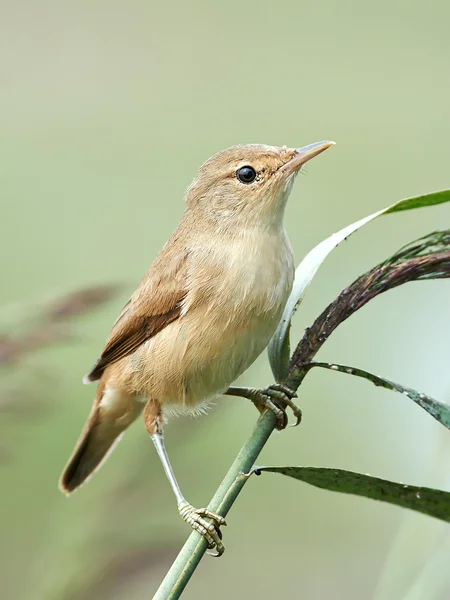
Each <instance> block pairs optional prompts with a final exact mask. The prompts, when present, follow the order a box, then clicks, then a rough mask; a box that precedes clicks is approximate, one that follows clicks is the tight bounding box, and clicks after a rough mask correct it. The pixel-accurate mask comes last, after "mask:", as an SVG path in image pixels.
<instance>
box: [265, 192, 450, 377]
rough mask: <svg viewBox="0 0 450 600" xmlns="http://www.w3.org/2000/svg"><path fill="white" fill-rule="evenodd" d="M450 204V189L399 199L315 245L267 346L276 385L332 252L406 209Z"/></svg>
mask: <svg viewBox="0 0 450 600" xmlns="http://www.w3.org/2000/svg"><path fill="white" fill-rule="evenodd" d="M449 201H450V190H442V191H439V192H433V193H431V194H425V195H424V196H416V197H414V198H407V199H404V200H399V201H398V202H395V203H394V204H392V205H391V206H388V207H387V208H384V209H382V210H379V211H377V212H375V213H373V214H371V215H369V216H368V217H365V218H364V219H360V220H359V221H356V222H355V223H352V224H351V225H348V226H347V227H344V229H341V230H340V231H338V232H337V233H334V234H333V235H331V236H330V237H329V238H327V239H326V240H324V241H323V242H321V243H320V244H318V245H317V246H315V248H313V249H312V250H311V251H310V252H309V253H308V254H307V255H306V256H305V258H304V259H303V260H302V262H301V263H300V265H299V266H298V267H297V270H296V272H295V280H294V285H293V288H292V292H291V295H290V296H289V299H288V301H287V303H286V306H285V309H284V312H283V315H282V317H281V321H280V323H279V325H278V327H277V330H276V331H275V333H274V335H273V337H272V339H271V340H270V342H269V346H268V353H269V362H270V366H271V369H272V373H273V375H274V377H275V380H276V381H277V382H281V381H283V380H284V379H285V378H286V377H287V368H288V362H289V355H290V344H289V332H290V327H291V320H292V317H293V315H294V313H295V311H296V309H297V307H298V306H299V304H300V302H301V301H302V299H303V296H304V294H305V291H306V288H307V287H308V285H309V284H310V283H311V281H312V279H313V278H314V275H315V274H316V272H317V270H318V269H319V267H320V265H321V264H322V263H323V261H324V260H325V259H326V257H327V256H328V254H330V252H331V251H332V250H333V249H334V248H336V246H337V245H338V244H340V243H341V242H342V241H343V240H345V239H346V238H347V237H348V236H349V235H351V234H352V233H354V232H355V231H357V230H358V229H360V228H361V227H362V226H363V225H366V224H367V223H369V222H370V221H373V220H374V219H376V218H377V217H380V216H381V215H384V214H390V213H394V212H399V211H403V210H412V209H414V208H421V207H424V206H433V205H435V204H442V203H444V202H449Z"/></svg>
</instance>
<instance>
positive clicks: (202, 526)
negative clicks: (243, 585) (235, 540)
mask: <svg viewBox="0 0 450 600" xmlns="http://www.w3.org/2000/svg"><path fill="white" fill-rule="evenodd" d="M151 438H152V440H153V443H154V444H155V448H156V451H157V453H158V456H159V458H160V460H161V462H162V465H163V468H164V471H165V473H166V475H167V479H168V480H169V483H170V485H171V487H172V490H173V493H174V494H175V497H176V499H177V504H178V512H179V513H180V516H181V517H182V518H183V519H184V521H186V523H188V524H189V525H190V526H191V527H192V529H194V530H195V531H198V533H200V534H201V535H202V536H203V537H204V538H205V540H206V541H207V543H208V548H209V549H210V550H211V549H213V548H215V549H216V554H213V556H221V555H222V554H223V553H224V551H225V547H224V545H223V543H222V540H221V533H220V529H219V527H220V526H221V525H226V522H225V519H224V518H223V517H221V516H220V515H216V514H215V513H213V512H211V511H210V510H208V509H207V508H194V507H193V506H191V505H190V504H189V502H188V501H187V500H186V499H185V497H184V496H183V494H182V493H181V490H180V486H179V485H178V482H177V480H176V478H175V475H174V472H173V469H172V466H171V464H170V461H169V457H168V455H167V451H166V447H165V445H164V436H163V434H162V432H157V433H154V434H152V435H151ZM206 519H211V520H212V521H213V523H211V522H209V521H207V520H206Z"/></svg>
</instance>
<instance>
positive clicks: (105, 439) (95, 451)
mask: <svg viewBox="0 0 450 600" xmlns="http://www.w3.org/2000/svg"><path fill="white" fill-rule="evenodd" d="M142 407H143V405H142V403H141V402H139V401H137V400H136V399H135V398H133V397H132V396H130V395H128V394H125V393H124V392H119V391H117V390H111V389H105V385H104V383H102V382H100V384H99V386H98V389H97V394H96V398H95V401H94V405H93V407H92V410H91V413H90V415H89V417H88V420H87V421H86V424H85V426H84V428H83V431H82V432H81V436H80V439H79V440H78V442H77V445H76V446H75V450H74V451H73V454H72V456H71V457H70V459H69V462H68V463H67V466H66V468H65V469H64V471H63V473H62V475H61V478H60V480H59V488H60V490H61V491H62V492H64V493H65V494H70V493H71V492H73V491H74V490H75V489H76V488H77V487H79V486H80V485H81V484H82V483H83V482H84V481H86V479H87V478H88V477H89V476H90V475H92V474H93V473H94V472H95V471H96V470H97V469H98V468H99V467H100V466H101V465H102V463H103V462H104V461H105V460H106V458H107V457H108V455H109V454H110V453H111V451H112V450H113V449H114V447H115V446H116V444H117V442H118V441H119V440H120V438H121V434H122V433H123V431H124V430H125V429H126V428H127V427H128V426H129V425H130V424H131V423H132V422H133V421H134V420H135V419H136V418H137V417H138V416H139V414H140V412H141V411H142Z"/></svg>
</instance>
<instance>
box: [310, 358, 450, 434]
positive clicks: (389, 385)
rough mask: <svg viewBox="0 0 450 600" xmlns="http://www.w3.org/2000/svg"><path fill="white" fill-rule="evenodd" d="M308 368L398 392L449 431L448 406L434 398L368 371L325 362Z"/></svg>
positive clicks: (449, 414) (449, 408) (311, 364)
mask: <svg viewBox="0 0 450 600" xmlns="http://www.w3.org/2000/svg"><path fill="white" fill-rule="evenodd" d="M309 366H311V367H322V368H323V369H330V370H331V371H338V372H339V373H345V374H347V375H354V376H355V377H362V378H363V379H367V380H368V381H371V382H372V383H373V384H374V385H377V386H380V387H384V388H386V389H388V390H394V391H395V392H400V393H401V394H403V395H405V396H407V397H408V398H410V399H411V400H412V401H413V402H415V403H416V404H418V405H419V406H420V407H421V408H423V409H424V410H426V411H427V413H428V414H430V415H431V416H432V417H434V418H435V419H436V421H439V423H441V424H442V425H444V427H447V429H450V405H449V404H444V403H443V402H439V401H438V400H435V399H434V398H431V397H430V396H427V395H426V394H423V393H421V392H417V391H416V390H413V389H412V388H408V387H406V386H404V385H400V384H398V383H395V382H394V381H389V379H384V378H383V377H378V375H374V374H373V373H369V372H368V371H363V370H362V369H357V368H355V367H347V366H345V365H337V364H336V363H326V362H313V363H310V365H309Z"/></svg>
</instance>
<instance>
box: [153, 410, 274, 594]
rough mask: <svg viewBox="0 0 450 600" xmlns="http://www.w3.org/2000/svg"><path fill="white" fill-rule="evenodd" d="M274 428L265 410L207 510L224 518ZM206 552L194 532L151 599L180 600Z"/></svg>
mask: <svg viewBox="0 0 450 600" xmlns="http://www.w3.org/2000/svg"><path fill="white" fill-rule="evenodd" d="M275 426H276V417H275V415H274V413H273V412H271V411H267V412H266V413H264V414H263V415H262V416H261V417H260V418H259V419H258V422H257V423H256V427H255V429H254V430H253V433H252V435H251V436H250V438H249V439H248V440H247V442H246V443H245V444H244V446H243V447H242V449H241V451H240V452H239V454H238V456H237V458H236V460H235V461H234V463H233V464H232V465H231V467H230V470H229V471H228V473H227V474H226V475H225V478H224V480H223V481H222V483H221V484H220V486H219V489H218V490H217V492H216V493H215V495H214V497H213V499H212V500H211V502H210V503H209V505H208V508H209V510H211V511H213V512H217V513H219V514H220V515H222V516H226V515H227V513H228V511H229V510H230V508H231V507H232V506H233V503H234V501H235V500H236V498H237V497H238V495H239V492H240V491H241V489H242V488H243V486H244V484H245V482H246V481H247V479H248V477H246V476H245V473H249V472H250V470H251V468H252V467H253V465H254V464H255V460H256V459H257V458H258V456H259V454H260V452H261V450H262V449H263V448H264V445H265V444H266V442H267V440H268V439H269V437H270V435H271V433H272V432H273V430H274V429H275ZM206 550H207V545H206V541H205V539H204V538H203V537H202V536H201V535H200V534H199V533H197V532H196V531H193V532H192V533H191V535H190V536H189V538H188V540H187V541H186V543H185V544H184V546H183V548H182V549H181V551H180V553H179V554H178V556H177V558H176V559H175V562H174V563H173V565H172V567H171V568H170V570H169V572H168V573H167V575H166V576H165V578H164V580H163V582H162V583H161V585H160V586H159V588H158V591H157V592H156V594H155V595H154V597H153V600H176V598H179V597H180V596H181V594H182V592H183V590H184V588H185V587H186V585H187V584H188V581H189V579H190V578H191V576H192V574H193V573H194V571H195V569H196V568H197V566H198V564H199V562H200V560H201V559H202V557H203V555H204V554H205V552H206Z"/></svg>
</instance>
